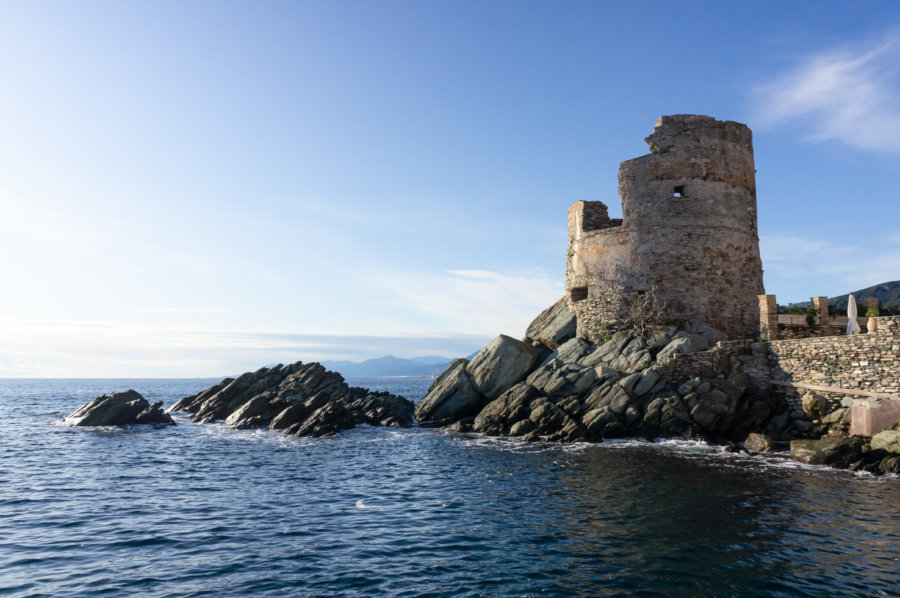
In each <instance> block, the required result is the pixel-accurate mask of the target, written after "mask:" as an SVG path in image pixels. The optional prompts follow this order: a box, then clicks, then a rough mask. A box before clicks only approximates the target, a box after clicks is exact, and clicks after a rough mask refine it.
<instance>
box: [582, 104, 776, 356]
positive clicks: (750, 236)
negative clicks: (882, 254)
mask: <svg viewBox="0 0 900 598" xmlns="http://www.w3.org/2000/svg"><path fill="white" fill-rule="evenodd" d="M646 141H647V143H648V144H649V145H650V152H651V153H649V154H647V155H645V156H641V157H639V158H635V159H633V160H627V161H625V162H623V163H622V164H621V166H620V167H619V195H620V196H621V198H622V219H621V220H620V219H611V218H609V215H608V212H607V206H606V205H605V204H604V203H602V202H599V201H577V202H575V203H574V204H572V206H571V207H570V208H569V247H568V251H567V258H566V296H567V301H568V304H569V307H570V308H571V309H572V311H573V312H574V313H575V314H576V317H577V321H578V333H577V334H578V336H580V337H585V338H589V339H591V340H596V337H598V336H602V335H604V334H605V333H607V332H608V330H609V328H610V323H611V322H614V321H616V320H619V319H621V318H622V315H623V313H625V312H626V311H627V310H628V309H629V306H631V305H641V301H640V300H641V298H642V297H646V296H648V295H647V294H648V293H649V294H651V295H652V296H653V298H654V302H655V303H654V305H655V306H656V307H659V308H660V311H661V313H663V312H664V313H665V315H666V317H669V318H673V319H685V320H692V321H694V322H702V323H705V324H709V325H710V326H713V327H714V328H716V329H718V330H721V331H722V332H725V333H727V334H728V335H730V336H732V337H755V336H756V335H757V334H758V330H759V305H758V299H757V296H758V295H761V294H763V293H764V290H763V277H762V276H763V275H762V262H761V261H760V257H759V237H758V234H757V226H756V170H755V168H754V164H753V136H752V133H751V132H750V129H749V128H748V127H747V126H746V125H744V124H741V123H737V122H732V121H719V120H716V119H714V118H711V117H709V116H698V115H690V114H678V115H673V116H662V117H660V118H659V120H657V121H656V126H655V127H654V128H653V133H652V134H651V135H650V136H649V137H647V138H646ZM660 306H664V308H663V307H660Z"/></svg>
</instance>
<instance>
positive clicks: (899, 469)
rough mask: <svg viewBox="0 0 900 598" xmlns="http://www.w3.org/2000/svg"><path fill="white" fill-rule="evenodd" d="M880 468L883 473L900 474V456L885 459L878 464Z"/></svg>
mask: <svg viewBox="0 0 900 598" xmlns="http://www.w3.org/2000/svg"><path fill="white" fill-rule="evenodd" d="M878 468H879V469H880V470H881V471H882V473H897V474H900V455H892V456H890V457H885V458H884V459H882V460H881V463H879V464H878Z"/></svg>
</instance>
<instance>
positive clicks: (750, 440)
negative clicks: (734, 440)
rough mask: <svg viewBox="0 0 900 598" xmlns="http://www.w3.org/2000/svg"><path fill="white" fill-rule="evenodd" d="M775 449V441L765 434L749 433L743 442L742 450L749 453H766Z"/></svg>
mask: <svg viewBox="0 0 900 598" xmlns="http://www.w3.org/2000/svg"><path fill="white" fill-rule="evenodd" d="M774 448H775V440H773V439H772V437H771V436H766V435H765V434H757V433H756V432H751V433H750V435H749V436H747V440H745V441H744V449H745V450H747V451H749V452H751V453H768V452H770V451H771V450H773V449H774Z"/></svg>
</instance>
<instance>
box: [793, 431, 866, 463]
mask: <svg viewBox="0 0 900 598" xmlns="http://www.w3.org/2000/svg"><path fill="white" fill-rule="evenodd" d="M865 446H866V440H865V438H863V437H861V436H838V437H833V438H820V439H818V440H792V441H791V459H793V460H794V461H800V462H802V463H811V464H813V465H830V466H831V467H840V468H847V467H849V466H850V465H851V464H852V463H855V462H856V461H859V459H860V456H861V455H862V451H863V449H864V448H865Z"/></svg>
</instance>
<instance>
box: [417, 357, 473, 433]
mask: <svg viewBox="0 0 900 598" xmlns="http://www.w3.org/2000/svg"><path fill="white" fill-rule="evenodd" d="M468 364H469V360H467V359H457V360H454V361H453V363H451V364H450V366H449V367H447V369H446V370H444V372H443V373H442V374H441V375H440V376H438V377H437V379H436V380H435V381H434V382H433V383H432V384H431V386H430V387H429V389H428V392H427V393H426V394H425V396H424V397H422V400H421V401H419V404H418V405H416V412H415V414H416V419H417V420H419V421H420V422H423V421H441V420H443V421H448V422H449V421H457V420H460V419H463V418H464V417H468V416H471V415H476V414H477V413H478V411H479V410H480V409H481V407H482V406H483V405H484V404H485V403H486V402H487V399H486V398H485V397H484V395H482V394H481V393H480V392H478V390H476V389H475V386H474V385H473V384H472V379H471V378H470V377H469V374H468V372H466V366H467V365H468Z"/></svg>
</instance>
